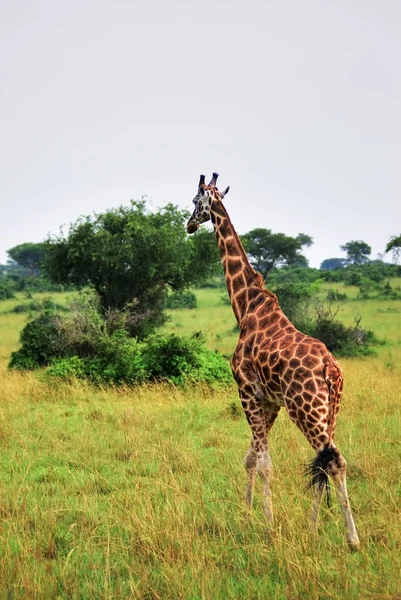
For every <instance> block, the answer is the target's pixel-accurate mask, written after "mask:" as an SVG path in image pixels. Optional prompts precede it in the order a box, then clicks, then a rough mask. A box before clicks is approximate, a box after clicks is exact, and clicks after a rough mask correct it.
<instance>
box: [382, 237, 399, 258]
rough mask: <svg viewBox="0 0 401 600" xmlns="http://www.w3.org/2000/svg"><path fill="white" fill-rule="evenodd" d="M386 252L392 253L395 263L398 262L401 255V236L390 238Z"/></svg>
mask: <svg viewBox="0 0 401 600" xmlns="http://www.w3.org/2000/svg"><path fill="white" fill-rule="evenodd" d="M385 252H392V254H393V260H394V262H398V260H399V258H400V255H401V235H397V236H393V237H392V238H390V241H389V242H388V244H387V246H386V250H385Z"/></svg>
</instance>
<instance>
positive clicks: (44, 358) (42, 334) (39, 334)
mask: <svg viewBox="0 0 401 600" xmlns="http://www.w3.org/2000/svg"><path fill="white" fill-rule="evenodd" d="M57 319H58V318H57V317H56V316H55V315H54V314H53V313H52V312H44V313H42V314H41V315H39V317H37V318H36V319H34V320H33V321H30V322H29V323H28V324H27V325H26V326H25V327H24V329H23V330H22V332H21V336H20V341H21V344H22V347H21V348H20V349H19V350H17V351H16V352H13V353H12V354H11V360H10V363H9V367H10V368H11V369H21V370H24V369H35V368H38V367H42V366H45V365H47V364H49V363H50V361H51V360H52V359H53V357H54V356H58V357H64V356H65V355H66V351H67V349H66V342H67V340H66V337H65V335H64V333H63V331H62V330H60V328H59V327H58V323H57Z"/></svg>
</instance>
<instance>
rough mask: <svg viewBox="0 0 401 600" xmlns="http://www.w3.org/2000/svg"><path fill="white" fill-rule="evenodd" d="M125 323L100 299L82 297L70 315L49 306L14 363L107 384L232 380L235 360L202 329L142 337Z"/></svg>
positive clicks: (25, 336)
mask: <svg viewBox="0 0 401 600" xmlns="http://www.w3.org/2000/svg"><path fill="white" fill-rule="evenodd" d="M125 322H126V319H125V315H124V314H122V313H121V311H116V312H113V313H109V314H108V315H106V316H105V317H102V316H101V315H100V313H99V312H98V300H96V298H94V297H93V296H89V297H88V296H81V297H79V298H78V299H76V300H75V303H74V310H73V311H72V312H70V313H69V314H67V315H65V316H63V317H60V316H58V317H56V316H55V314H54V312H52V311H47V312H44V313H42V314H41V315H40V316H39V317H38V318H37V319H34V320H33V321H31V322H30V323H28V324H27V325H26V327H25V328H24V330H23V331H22V334H21V342H22V347H21V349H20V350H18V351H17V352H14V353H13V355H12V357H11V361H10V364H9V366H10V368H18V369H34V368H38V367H43V366H46V367H47V369H46V375H47V376H49V377H60V378H62V379H69V378H71V377H78V378H87V379H89V380H90V381H92V382H95V383H105V384H120V383H123V382H124V383H138V382H141V381H170V382H172V383H174V384H176V385H184V384H186V383H190V382H204V383H207V384H209V385H211V386H214V385H222V384H228V383H230V382H231V381H232V376H231V370H230V366H229V362H228V361H227V360H226V359H225V358H224V357H223V356H222V355H221V354H220V353H217V352H213V351H211V350H208V349H207V348H206V346H205V342H204V338H203V336H202V335H201V334H199V333H198V334H194V335H192V336H183V337H180V336H177V335H174V334H169V335H167V334H165V335H162V334H154V335H151V336H149V337H148V338H146V339H144V340H141V341H138V340H137V339H134V338H130V337H129V335H128V333H127V332H126V330H125V329H124V325H125Z"/></svg>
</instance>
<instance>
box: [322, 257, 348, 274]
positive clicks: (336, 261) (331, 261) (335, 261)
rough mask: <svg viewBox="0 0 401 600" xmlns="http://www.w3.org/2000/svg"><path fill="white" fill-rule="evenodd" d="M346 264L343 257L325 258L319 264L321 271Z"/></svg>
mask: <svg viewBox="0 0 401 600" xmlns="http://www.w3.org/2000/svg"><path fill="white" fill-rule="evenodd" d="M346 264H347V261H346V260H345V258H326V259H325V260H324V261H323V262H322V263H321V265H320V268H321V269H322V270H323V271H332V270H334V269H342V268H343V267H345V265H346Z"/></svg>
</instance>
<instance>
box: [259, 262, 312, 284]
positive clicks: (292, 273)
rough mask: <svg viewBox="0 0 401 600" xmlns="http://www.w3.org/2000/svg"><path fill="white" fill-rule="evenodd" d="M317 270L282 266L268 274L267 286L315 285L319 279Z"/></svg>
mask: <svg viewBox="0 0 401 600" xmlns="http://www.w3.org/2000/svg"><path fill="white" fill-rule="evenodd" d="M321 276H322V273H321V272H320V271H319V269H312V268H311V267H294V266H284V267H281V268H280V269H276V268H275V269H272V270H271V271H270V273H269V276H268V279H267V283H268V286H275V285H281V284H282V283H316V282H319V280H320V279H321Z"/></svg>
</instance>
